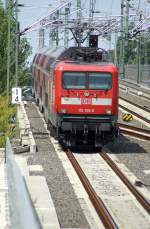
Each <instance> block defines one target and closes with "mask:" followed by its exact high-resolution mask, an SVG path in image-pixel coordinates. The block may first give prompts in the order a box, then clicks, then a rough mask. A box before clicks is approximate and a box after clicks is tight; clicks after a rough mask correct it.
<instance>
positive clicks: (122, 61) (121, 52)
mask: <svg viewBox="0 0 150 229" xmlns="http://www.w3.org/2000/svg"><path fill="white" fill-rule="evenodd" d="M124 7H125V5H124V0H121V45H120V59H121V61H120V67H121V70H122V72H121V75H122V76H121V78H124V77H125V67H124V56H125V50H124V43H125V37H124V35H125V34H124Z"/></svg>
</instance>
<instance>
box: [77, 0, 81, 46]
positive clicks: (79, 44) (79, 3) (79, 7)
mask: <svg viewBox="0 0 150 229" xmlns="http://www.w3.org/2000/svg"><path fill="white" fill-rule="evenodd" d="M77 22H78V29H77V38H78V47H81V38H82V36H81V0H77Z"/></svg>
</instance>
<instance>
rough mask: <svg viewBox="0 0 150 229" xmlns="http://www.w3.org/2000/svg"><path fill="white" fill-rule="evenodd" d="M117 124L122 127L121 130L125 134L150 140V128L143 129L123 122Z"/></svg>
mask: <svg viewBox="0 0 150 229" xmlns="http://www.w3.org/2000/svg"><path fill="white" fill-rule="evenodd" d="M117 125H118V127H119V129H120V132H121V133H123V134H127V135H130V136H134V137H137V138H140V139H144V140H148V141H150V130H146V129H142V128H139V127H135V126H131V125H126V124H123V123H118V124H117ZM133 131H136V132H133Z"/></svg>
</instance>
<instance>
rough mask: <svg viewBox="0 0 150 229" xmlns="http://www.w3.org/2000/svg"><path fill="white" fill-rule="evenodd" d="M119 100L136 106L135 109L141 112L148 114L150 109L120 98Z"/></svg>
mask: <svg viewBox="0 0 150 229" xmlns="http://www.w3.org/2000/svg"><path fill="white" fill-rule="evenodd" d="M119 98H120V99H122V100H124V101H125V102H127V103H129V104H132V105H133V106H136V107H138V108H140V109H142V110H143V111H146V112H150V108H147V107H144V106H141V105H139V104H136V103H134V102H131V101H128V100H127V99H125V98H123V97H122V96H119Z"/></svg>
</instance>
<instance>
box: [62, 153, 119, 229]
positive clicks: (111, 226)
mask: <svg viewBox="0 0 150 229" xmlns="http://www.w3.org/2000/svg"><path fill="white" fill-rule="evenodd" d="M66 154H67V157H68V159H69V160H70V162H71V164H72V165H73V167H74V169H75V171H76V173H77V174H78V176H79V178H80V180H81V182H82V184H83V186H84V188H85V190H86V191H87V193H88V195H89V198H90V200H91V202H92V204H93V206H94V208H95V210H96V212H97V214H98V215H99V217H100V219H101V220H102V222H103V224H104V226H105V228H107V229H117V228H118V226H117V225H116V223H115V221H114V220H113V218H112V216H111V215H110V213H109V210H108V209H107V208H106V206H105V204H104V203H103V201H102V200H101V198H100V197H99V196H98V195H97V194H96V192H95V191H94V189H93V187H92V185H91V184H90V182H89V180H88V179H87V177H86V175H85V174H84V172H83V170H82V168H81V167H80V165H79V163H78V162H77V160H76V158H75V157H74V155H73V154H72V152H71V151H70V150H69V149H68V150H67V151H66Z"/></svg>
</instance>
